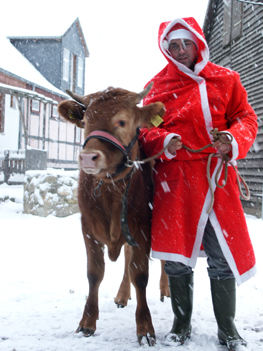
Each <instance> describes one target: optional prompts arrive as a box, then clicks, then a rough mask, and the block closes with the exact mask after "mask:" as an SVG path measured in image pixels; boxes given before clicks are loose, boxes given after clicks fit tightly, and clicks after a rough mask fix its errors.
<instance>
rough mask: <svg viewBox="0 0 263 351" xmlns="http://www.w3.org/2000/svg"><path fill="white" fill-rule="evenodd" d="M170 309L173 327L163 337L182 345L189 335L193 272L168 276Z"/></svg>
mask: <svg viewBox="0 0 263 351" xmlns="http://www.w3.org/2000/svg"><path fill="white" fill-rule="evenodd" d="M168 280H169V287H170V295H171V303H172V309H173V313H174V322H173V327H172V330H171V331H170V333H168V334H167V335H166V337H165V340H166V341H171V342H175V343H177V344H178V345H183V344H184V342H185V340H186V339H189V338H190V336H191V317H192V311H193V287H194V284H193V273H191V274H187V275H183V276H181V277H172V276H168Z"/></svg>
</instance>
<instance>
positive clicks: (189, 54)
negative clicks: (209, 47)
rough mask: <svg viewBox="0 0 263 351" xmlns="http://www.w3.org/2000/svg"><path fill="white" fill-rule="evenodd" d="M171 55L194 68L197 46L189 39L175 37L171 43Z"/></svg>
mask: <svg viewBox="0 0 263 351" xmlns="http://www.w3.org/2000/svg"><path fill="white" fill-rule="evenodd" d="M169 51H170V53H171V56H172V57H173V58H174V59H175V60H176V61H178V62H180V63H181V64H183V65H185V66H186V67H188V68H190V69H192V70H193V69H194V66H195V64H196V61H197V48H196V45H195V43H194V42H193V41H192V40H189V39H173V40H171V42H170V45H169Z"/></svg>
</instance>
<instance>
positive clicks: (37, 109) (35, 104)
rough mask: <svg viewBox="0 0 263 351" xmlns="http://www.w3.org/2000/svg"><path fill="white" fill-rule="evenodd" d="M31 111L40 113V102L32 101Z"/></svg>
mask: <svg viewBox="0 0 263 351" xmlns="http://www.w3.org/2000/svg"><path fill="white" fill-rule="evenodd" d="M31 111H32V112H38V113H39V112H40V102H39V100H35V99H32V100H31Z"/></svg>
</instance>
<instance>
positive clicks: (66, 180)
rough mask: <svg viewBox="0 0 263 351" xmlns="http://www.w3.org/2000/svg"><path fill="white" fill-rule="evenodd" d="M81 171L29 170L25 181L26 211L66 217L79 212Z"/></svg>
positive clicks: (34, 213)
mask: <svg viewBox="0 0 263 351" xmlns="http://www.w3.org/2000/svg"><path fill="white" fill-rule="evenodd" d="M78 175H79V171H64V170H52V169H49V170H47V171H27V172H26V175H25V181H24V213H28V214H33V215H37V216H40V217H46V216H48V215H49V214H53V215H54V216H57V217H66V216H69V215H71V214H74V213H77V212H79V208H78V203H77V188H78Z"/></svg>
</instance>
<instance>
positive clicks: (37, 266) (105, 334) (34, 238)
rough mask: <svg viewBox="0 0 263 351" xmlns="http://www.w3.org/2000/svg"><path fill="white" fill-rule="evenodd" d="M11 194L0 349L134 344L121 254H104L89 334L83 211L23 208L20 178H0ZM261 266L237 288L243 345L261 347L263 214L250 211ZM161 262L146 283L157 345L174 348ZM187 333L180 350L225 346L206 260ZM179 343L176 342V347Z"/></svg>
mask: <svg viewBox="0 0 263 351" xmlns="http://www.w3.org/2000/svg"><path fill="white" fill-rule="evenodd" d="M4 194H5V195H9V196H10V198H15V199H16V202H11V201H6V202H2V203H0V221H1V222H0V223H1V224H0V267H1V268H0V286H1V289H0V350H1V351H31V350H33V351H74V350H77V351H87V350H92V351H96V350H100V351H101V350H102V351H103V350H107V351H132V350H141V349H148V345H147V344H145V345H143V346H142V347H139V346H138V344H137V340H136V327H135V317H134V312H135V307H136V299H135V292H134V290H133V291H132V300H131V301H129V304H128V306H127V307H126V308H124V309H118V308H116V306H115V304H114V302H113V299H114V297H115V294H116V293H117V290H118V286H119V283H120V281H121V278H122V274H123V256H122V255H121V257H120V258H119V260H118V261H117V262H116V263H113V262H110V261H109V259H108V257H107V256H105V257H106V272H105V278H104V280H103V282H102V284H101V288H100V294H99V297H100V298H99V305H100V319H99V321H98V323H97V331H96V333H95V335H94V336H92V337H90V338H84V337H82V336H81V334H75V330H76V329H77V326H78V323H79V320H80V318H81V316H82V312H83V307H84V303H85V298H86V295H87V292H88V284H87V279H86V253H85V249H84V243H83V239H82V234H81V228H80V218H79V217H80V216H79V214H75V215H72V216H69V217H66V218H57V217H54V216H48V217H46V218H41V217H37V216H32V215H25V214H23V213H22V211H23V205H22V197H23V190H22V187H21V186H7V185H0V198H1V197H3V195H4ZM247 223H248V227H249V230H250V234H251V239H252V241H253V244H254V248H255V252H256V257H257V266H258V273H257V275H256V276H255V277H254V278H252V279H250V280H249V281H248V282H246V283H244V284H243V285H241V286H240V287H238V288H237V313H236V325H237V328H238V330H239V332H240V334H241V335H242V336H243V338H244V339H246V340H247V341H248V347H247V348H242V350H243V349H244V350H247V351H252V350H253V351H261V350H262V349H263V302H262V301H263V279H262V270H263V255H262V247H263V220H262V219H257V218H255V217H252V216H247ZM159 276H160V263H159V261H158V260H152V261H151V262H150V279H149V284H148V289H147V296H148V303H149V308H150V311H151V314H152V319H153V324H154V327H155V331H156V337H157V344H156V346H155V347H154V350H156V351H157V350H159V351H160V350H171V351H172V350H175V347H174V346H165V345H164V344H163V338H164V336H165V335H166V333H167V332H168V331H169V330H170V328H171V324H172V319H173V315H172V311H171V307H170V300H169V299H168V298H166V299H165V301H164V302H163V303H162V302H160V300H159ZM192 326H193V333H192V339H191V340H189V341H187V342H186V344H185V345H184V346H182V347H181V348H180V350H194V351H221V350H222V351H223V350H226V348H225V347H224V346H220V345H219V344H218V341H217V337H216V330H217V326H216V322H215V318H214V315H213V311H212V304H211V298H210V287H209V279H208V276H207V273H206V260H205V259H204V258H200V259H199V260H198V264H197V267H196V269H195V290H194V311H193V318H192ZM176 349H177V348H176Z"/></svg>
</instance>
